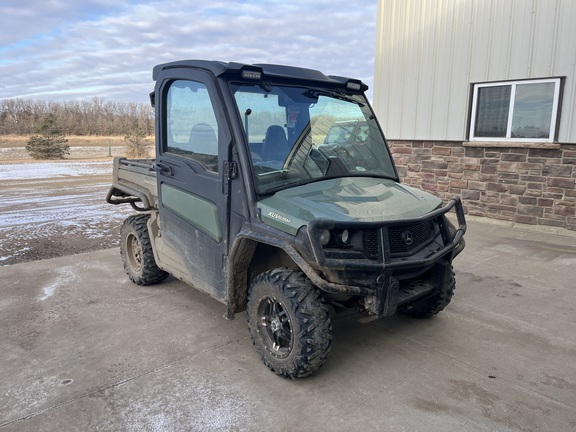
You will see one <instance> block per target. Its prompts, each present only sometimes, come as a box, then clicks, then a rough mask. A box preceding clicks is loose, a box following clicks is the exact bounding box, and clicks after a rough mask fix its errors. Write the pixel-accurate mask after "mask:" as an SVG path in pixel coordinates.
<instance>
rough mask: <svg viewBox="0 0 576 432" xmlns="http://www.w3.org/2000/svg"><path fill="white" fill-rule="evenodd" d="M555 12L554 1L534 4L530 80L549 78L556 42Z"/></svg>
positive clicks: (549, 0) (548, 0)
mask: <svg viewBox="0 0 576 432" xmlns="http://www.w3.org/2000/svg"><path fill="white" fill-rule="evenodd" d="M556 12H557V7H556V0H546V1H539V2H536V8H535V13H534V30H533V31H534V33H533V43H532V55H531V64H530V71H529V76H530V78H541V77H549V76H551V74H552V69H553V67H552V59H553V57H554V47H555V42H556V30H555V27H556V16H557V14H556Z"/></svg>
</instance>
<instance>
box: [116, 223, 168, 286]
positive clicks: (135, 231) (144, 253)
mask: <svg viewBox="0 0 576 432" xmlns="http://www.w3.org/2000/svg"><path fill="white" fill-rule="evenodd" d="M149 218H150V215H149V214H140V215H132V216H129V217H128V218H126V219H125V220H124V223H123V224H122V227H121V228H120V255H122V262H123V263H124V269H125V270H126V273H128V277H129V278H130V280H131V281H132V282H134V283H135V284H138V285H154V284H157V283H160V282H162V281H163V280H164V279H166V278H167V277H168V273H167V272H165V271H164V270H162V269H160V268H159V267H158V266H157V265H156V260H155V259H154V252H153V251H152V244H151V242H150V234H149V233H148V226H147V222H148V219H149Z"/></svg>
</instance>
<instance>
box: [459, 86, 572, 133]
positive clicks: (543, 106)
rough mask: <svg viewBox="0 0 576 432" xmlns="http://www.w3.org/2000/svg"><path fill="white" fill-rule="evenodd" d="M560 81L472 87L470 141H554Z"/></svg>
mask: <svg viewBox="0 0 576 432" xmlns="http://www.w3.org/2000/svg"><path fill="white" fill-rule="evenodd" d="M560 84H561V78H550V79H538V80H523V81H505V82H491V83H482V84H473V90H474V91H473V98H472V113H471V116H470V118H471V121H470V137H469V139H470V141H542V142H551V141H554V139H555V136H556V135H555V134H556V119H557V116H558V112H559V100H560V87H561V85H560Z"/></svg>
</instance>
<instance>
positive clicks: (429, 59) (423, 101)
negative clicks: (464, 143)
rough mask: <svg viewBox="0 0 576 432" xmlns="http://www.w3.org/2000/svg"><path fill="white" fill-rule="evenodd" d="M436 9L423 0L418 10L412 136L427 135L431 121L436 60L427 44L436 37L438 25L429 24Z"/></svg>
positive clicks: (433, 52)
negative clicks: (416, 67)
mask: <svg viewBox="0 0 576 432" xmlns="http://www.w3.org/2000/svg"><path fill="white" fill-rule="evenodd" d="M436 12H437V11H436V9H435V8H434V7H433V5H432V3H431V2H423V3H422V7H421V9H420V10H419V15H420V16H419V24H418V42H419V43H418V45H419V47H418V56H417V57H418V81H417V82H416V83H415V86H414V88H415V89H416V100H415V103H416V114H415V116H416V118H415V129H414V134H413V136H429V135H430V125H431V121H432V115H431V112H432V106H433V104H434V97H433V95H434V87H435V85H436V82H435V73H434V72H435V71H434V68H433V67H431V66H433V65H434V63H435V62H436V53H435V51H434V50H431V49H428V48H427V44H428V42H429V41H431V40H435V39H436V37H437V36H436V34H437V31H438V28H439V27H440V26H438V25H430V23H431V22H435V21H436V19H435V18H436Z"/></svg>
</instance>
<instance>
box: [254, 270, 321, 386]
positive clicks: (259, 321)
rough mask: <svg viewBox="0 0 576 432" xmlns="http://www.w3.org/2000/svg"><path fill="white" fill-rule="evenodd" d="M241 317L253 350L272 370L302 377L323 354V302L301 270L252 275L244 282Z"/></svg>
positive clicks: (314, 368) (312, 370) (317, 364)
mask: <svg viewBox="0 0 576 432" xmlns="http://www.w3.org/2000/svg"><path fill="white" fill-rule="evenodd" d="M247 318H248V328H249V330H250V336H251V338H252V341H253V343H254V346H255V347H256V351H257V352H258V354H259V355H260V357H261V358H262V361H263V362H264V364H265V365H266V366H268V368H269V369H270V370H272V371H273V372H275V373H276V374H277V375H280V376H282V377H284V378H302V377H305V376H308V375H311V374H313V373H315V372H317V371H318V369H320V368H321V367H322V365H323V364H324V362H325V361H326V359H327V358H328V354H329V353H330V349H331V347H332V334H331V332H332V324H331V320H330V315H329V313H328V308H327V307H326V304H324V301H323V299H322V295H321V292H320V290H318V289H317V288H316V287H315V286H313V285H312V283H311V282H310V280H309V279H308V278H307V277H306V276H305V275H304V274H303V273H302V272H301V271H296V270H289V269H287V268H280V269H274V270H269V271H267V272H264V273H262V274H261V275H260V276H258V277H257V278H256V279H255V280H254V282H253V283H252V285H251V287H250V293H249V296H248V305H247Z"/></svg>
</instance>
